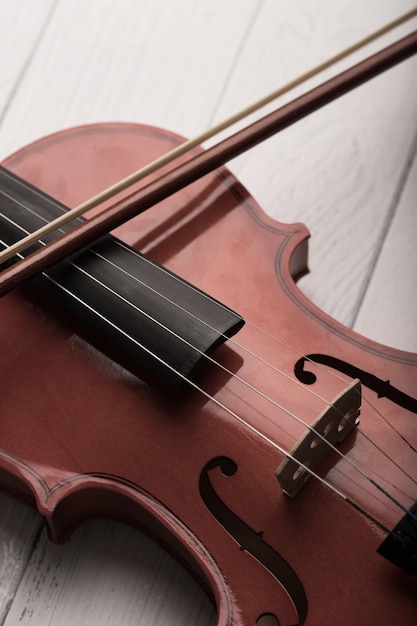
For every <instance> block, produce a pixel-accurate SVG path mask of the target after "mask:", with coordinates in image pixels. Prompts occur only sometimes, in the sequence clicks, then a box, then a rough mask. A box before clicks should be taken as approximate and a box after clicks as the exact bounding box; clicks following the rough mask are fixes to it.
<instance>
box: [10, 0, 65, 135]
mask: <svg viewBox="0 0 417 626" xmlns="http://www.w3.org/2000/svg"><path fill="white" fill-rule="evenodd" d="M31 7H32V8H31ZM54 8H55V2H54V0H39V2H37V3H36V11H33V3H31V2H30V0H19V1H18V2H14V1H13V0H3V1H2V2H1V6H0V28H1V37H0V55H1V59H2V70H1V78H0V126H2V125H3V124H5V123H6V122H5V120H6V117H7V115H8V113H9V112H10V111H11V109H12V108H13V106H14V102H15V98H16V96H17V92H18V90H19V88H20V86H21V85H23V83H24V82H25V79H26V76H27V73H28V72H29V71H30V64H31V61H32V59H33V57H34V55H35V54H36V51H37V48H38V46H39V44H40V41H41V39H42V37H43V34H44V32H45V30H46V28H47V26H48V23H49V21H50V20H51V18H52V15H53V11H54ZM29 16H30V18H29Z"/></svg>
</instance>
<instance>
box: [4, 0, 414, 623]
mask: <svg viewBox="0 0 417 626" xmlns="http://www.w3.org/2000/svg"><path fill="white" fill-rule="evenodd" d="M413 4H414V2H412V1H408V0H396V1H395V2H392V0H367V2H364V1H363V0H320V1H318V0H316V2H313V1H312V0H298V1H297V2H294V1H293V0H118V1H117V2H115V1H114V0H67V1H65V2H64V0H37V1H36V2H34V1H33V0H0V59H1V66H0V67H1V70H0V159H1V158H4V157H6V156H7V155H8V154H10V153H11V152H13V151H14V150H16V149H18V148H20V147H21V146H23V145H25V144H27V143H29V142H30V141H32V140H35V139H37V138H39V137H41V136H43V135H46V134H49V133H51V132H54V131H57V130H60V129H63V128H67V127H70V126H73V125H78V124H82V123H91V122H98V121H132V122H144V123H149V124H153V125H157V126H161V127H165V128H168V129H171V130H173V131H175V132H178V133H180V134H183V135H184V136H186V137H192V136H194V135H195V134H197V133H199V132H201V131H202V130H204V129H206V128H207V127H208V126H210V125H212V124H213V123H214V122H216V121H220V120H221V119H223V118H224V117H226V116H228V115H229V114H231V113H232V112H234V111H235V110H237V109H240V108H242V107H243V106H245V105H246V104H248V103H249V102H251V101H252V100H254V99H258V98H259V97H260V96H262V95H264V94H265V93H267V92H268V91H269V90H271V89H273V88H276V87H277V86H279V85H280V84H282V83H284V82H286V81H287V80H289V79H291V78H292V77H294V76H295V75H298V74H299V73H301V72H303V71H305V70H306V69H308V68H309V67H311V66H312V65H314V64H316V63H318V62H320V61H321V60H323V59H325V58H326V57H327V56H328V55H331V54H334V53H335V52H337V51H338V50H339V49H340V48H342V47H344V46H347V45H349V44H351V43H352V42H354V41H356V40H357V39H359V38H361V37H362V36H364V35H365V34H366V33H368V31H370V30H373V29H375V28H377V27H379V26H380V25H382V24H383V23H384V22H385V21H387V20H389V19H392V18H394V17H395V16H396V15H398V14H399V13H401V12H403V11H405V10H408V9H410V8H412V6H413ZM416 26H417V23H416V21H415V20H414V22H412V23H411V24H410V25H409V26H407V27H405V28H401V29H400V30H398V31H397V32H396V33H394V34H392V35H390V36H387V37H386V38H385V39H384V43H385V42H390V41H392V40H394V39H395V38H396V37H397V35H399V34H400V33H405V32H410V31H411V30H412V29H414V28H416ZM381 45H382V44H381V43H380V44H378V45H377V46H373V47H372V49H374V48H378V47H381ZM365 54H366V53H365V52H364V53H361V54H359V55H358V57H363V56H364V55H365ZM346 65H347V64H346V63H344V64H343V67H344V66H346ZM335 71H336V70H333V71H332V72H330V73H332V74H333V73H335ZM416 78H417V59H412V60H410V61H407V62H405V63H403V64H402V65H401V66H399V67H397V68H395V69H393V70H391V71H390V72H388V73H386V74H385V75H384V76H382V77H379V78H377V79H375V80H374V81H372V82H371V83H369V84H367V85H366V86H364V87H362V88H360V89H359V90H357V91H356V92H354V93H352V94H350V95H348V96H346V97H344V98H343V99H342V100H340V101H339V102H337V103H334V104H332V105H330V106H328V107H326V108H325V109H323V110H322V111H321V112H319V113H317V114H315V115H314V116H312V117H311V118H310V119H308V120H305V121H303V122H301V123H299V124H298V125H297V126H295V127H293V128H291V129H289V130H287V131H285V132H284V133H281V134H280V135H279V136H276V137H274V138H273V139H271V140H269V141H268V142H266V143H265V144H263V145H262V146H259V147H258V148H256V149H254V150H252V151H251V152H250V153H247V154H245V155H244V156H242V157H240V158H238V159H236V160H235V161H234V162H232V163H231V164H230V168H231V169H232V170H233V172H234V173H235V174H236V175H237V177H238V178H239V179H240V180H241V181H242V182H243V184H244V185H245V186H246V187H247V188H248V189H249V190H250V192H251V193H252V195H254V196H255V198H256V199H257V200H258V202H259V203H260V205H261V206H262V207H263V208H264V210H265V211H266V212H268V213H270V214H272V215H273V216H274V217H276V218H277V219H279V220H280V221H284V222H295V221H303V222H305V223H306V224H307V225H308V227H309V229H310V231H311V233H312V240H311V247H310V268H311V274H310V275H309V276H308V277H306V278H304V279H303V280H302V281H301V284H300V286H301V288H302V289H303V290H304V291H305V293H306V294H307V295H308V296H309V297H310V298H311V299H312V300H313V301H314V302H315V303H317V304H318V305H319V306H320V307H321V308H323V309H324V310H325V311H327V312H328V313H330V314H331V315H332V316H334V317H336V318H337V319H339V320H340V321H342V322H343V323H345V324H346V325H348V326H351V327H354V328H355V329H356V330H357V331H359V332H361V333H363V334H366V335H368V336H370V337H372V338H374V339H376V340H378V341H381V342H383V343H387V344H390V345H394V346H396V347H400V348H403V349H406V350H410V351H417V332H416V330H415V320H416V312H415V309H416V302H417V295H416V293H417V290H416V287H417V253H416V246H415V241H416V236H417V211H416V210H415V209H416V207H415V204H416V199H417V158H416V150H417V80H416ZM313 82H314V83H316V82H318V81H317V80H316V81H313ZM291 97H292V96H291ZM0 358H1V355H0ZM22 393H24V390H22ZM215 621H216V618H215V614H214V610H213V609H212V607H211V605H210V604H209V602H208V601H207V599H206V598H205V596H204V594H203V593H202V592H201V591H200V590H199V589H198V588H197V586H196V585H195V584H194V582H193V581H192V580H191V579H190V577H189V576H188V574H187V573H185V572H183V571H182V570H181V569H180V568H179V566H177V564H176V563H174V562H173V560H172V559H171V558H170V557H169V556H167V555H165V554H164V553H163V552H162V551H161V550H160V549H159V548H157V547H155V546H154V545H153V544H152V543H151V542H149V541H148V540H147V539H146V538H144V537H142V536H141V535H140V534H139V533H137V532H136V531H133V530H131V529H130V528H125V527H124V526H122V525H120V524H113V523H111V522H103V521H95V522H92V523H89V524H87V525H86V526H85V527H83V528H82V529H80V530H79V531H77V532H76V533H75V534H74V536H73V537H72V538H71V540H70V541H69V542H68V543H67V544H66V545H65V546H61V547H57V546H54V545H51V544H50V543H49V542H48V540H47V538H46V535H45V532H44V530H43V528H42V524H41V520H40V519H39V518H38V517H37V515H36V514H34V513H33V512H32V511H30V510H28V509H27V508H26V507H24V506H22V505H21V504H18V503H15V502H13V501H11V500H9V499H8V498H6V497H4V496H0V624H1V625H3V626H15V625H16V624H21V625H22V626H24V625H31V626H33V625H38V624H39V625H42V626H47V625H54V626H63V625H68V624H77V625H83V626H86V625H98V624H100V625H101V626H102V625H103V624H123V625H124V626H127V625H130V624H135V625H136V624H140V625H146V626H153V625H155V624H164V625H167V626H170V625H174V624H175V625H177V626H184V625H187V624H188V625H193V624H199V625H200V624H201V625H203V626H204V625H206V624H214V623H215Z"/></svg>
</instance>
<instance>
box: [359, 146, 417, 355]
mask: <svg viewBox="0 0 417 626" xmlns="http://www.w3.org/2000/svg"><path fill="white" fill-rule="evenodd" d="M416 237H417V158H415V159H414V161H413V163H412V165H411V168H410V170H409V171H408V176H407V180H406V181H405V188H404V192H403V194H402V196H401V199H400V202H399V205H398V210H397V211H396V212H395V215H394V216H393V220H392V223H390V224H389V230H388V233H387V236H386V238H385V240H384V242H383V244H382V250H381V256H380V258H378V262H377V264H376V267H375V271H374V272H373V273H372V275H371V278H370V283H369V286H368V288H367V291H366V295H365V298H364V300H363V302H362V306H361V308H360V311H359V315H358V318H357V320H356V322H355V325H354V328H355V330H356V331H357V332H359V333H361V334H363V335H366V336H368V337H375V336H376V337H378V336H383V337H384V342H385V343H386V344H387V345H390V346H395V347H398V348H402V349H403V350H408V351H410V352H417V328H416V318H417V248H416ZM380 311H382V315H381V314H380Z"/></svg>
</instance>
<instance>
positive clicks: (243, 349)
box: [77, 242, 417, 484]
mask: <svg viewBox="0 0 417 626" xmlns="http://www.w3.org/2000/svg"><path fill="white" fill-rule="evenodd" d="M121 243H122V245H124V244H123V242H121ZM89 251H90V252H94V254H95V255H96V256H98V257H99V258H101V259H102V260H103V261H105V262H106V263H109V264H110V265H112V266H113V267H114V268H117V269H118V270H119V271H121V272H123V273H124V274H126V275H127V276H128V277H129V278H131V279H132V280H134V281H136V282H138V283H139V284H141V285H142V286H143V287H146V288H147V289H149V290H150V291H152V292H153V293H155V294H156V295H158V296H159V297H161V298H163V299H165V300H166V301H167V302H168V303H169V304H171V305H173V306H175V307H176V308H178V309H179V310H180V311H182V312H184V313H186V314H187V315H189V316H191V317H193V318H194V319H195V320H196V321H198V322H199V323H201V324H204V325H205V326H206V327H207V328H209V329H210V330H213V331H215V332H216V333H218V334H219V335H220V336H222V337H223V338H224V339H226V340H227V341H228V342H229V343H230V344H232V345H234V346H236V347H237V348H239V349H241V350H242V351H243V352H245V353H246V354H248V355H249V356H251V357H253V358H254V359H256V360H257V361H259V362H261V363H262V364H263V365H265V366H266V367H267V368H269V369H271V370H273V371H275V372H276V373H277V374H279V375H280V376H282V377H283V378H286V379H287V380H288V381H290V382H291V383H292V384H294V385H297V386H298V387H300V388H301V389H303V390H305V391H307V393H310V394H311V395H313V396H314V397H316V398H317V399H319V400H321V401H322V402H323V403H324V404H325V405H326V406H329V407H332V408H334V409H335V410H336V411H337V412H338V413H339V415H341V416H342V413H341V411H340V410H338V409H337V407H335V406H334V404H333V403H332V402H329V401H328V400H326V398H324V397H323V396H321V395H320V394H318V393H317V392H315V391H314V390H313V389H310V388H306V387H304V386H303V385H302V384H301V382H300V381H299V380H296V379H294V378H292V377H291V376H290V375H289V374H287V373H286V372H284V371H283V370H281V369H280V368H278V367H277V366H275V365H273V364H272V363H270V362H269V361H267V360H266V359H264V358H263V357H262V356H260V355H259V354H257V353H255V352H253V351H252V350H250V349H249V348H247V347H246V346H245V345H243V344H242V343H240V342H238V341H236V340H235V339H234V338H233V337H227V335H226V334H225V333H221V332H220V331H218V330H217V329H216V328H214V327H213V326H211V325H210V324H209V323H208V322H206V321H205V320H203V319H200V318H199V317H198V316H196V315H195V314H193V313H192V312H191V311H188V310H187V309H185V308H184V307H182V306H181V305H180V304H179V303H178V302H174V301H172V300H171V299H170V298H168V297H167V296H165V295H164V294H162V293H160V292H158V291H157V290H156V289H154V288H153V287H152V286H150V285H148V284H146V283H144V282H143V281H142V280H140V279H139V278H138V277H137V276H134V275H133V274H131V273H130V272H128V271H127V270H125V269H124V268H120V267H119V266H118V265H116V264H115V263H114V262H113V261H111V260H110V259H107V258H106V257H105V256H103V255H102V254H99V253H98V252H97V251H95V250H91V249H90V250H89ZM146 261H148V262H150V261H149V259H146ZM77 267H79V266H77ZM79 269H81V268H79ZM82 271H84V270H82ZM129 304H131V305H132V306H135V305H133V304H132V303H129ZM141 312H142V313H143V311H141ZM153 321H156V320H153ZM248 325H250V326H252V327H253V328H254V329H255V330H257V331H260V329H259V328H258V327H257V326H255V325H254V324H252V323H250V322H248ZM163 328H164V330H167V329H166V328H165V327H163ZM170 332H172V331H170ZM174 334H175V333H174ZM177 337H178V336H177ZM179 338H180V339H181V340H182V341H185V340H184V339H183V338H181V337H179ZM272 338H273V336H272ZM277 341H280V340H279V339H277ZM186 343H187V342H186ZM280 343H282V344H283V345H285V347H286V348H288V349H289V350H292V351H295V348H291V346H289V345H286V344H285V343H284V342H280ZM189 345H190V344H189ZM190 347H192V348H193V349H197V348H195V346H190ZM198 351H199V352H200V354H201V355H202V356H204V357H206V358H207V359H208V360H209V361H212V362H213V363H216V364H217V365H218V366H219V367H221V368H223V366H222V365H221V364H219V363H218V362H217V361H215V360H214V359H213V358H212V357H210V356H209V355H206V354H205V353H203V352H202V351H201V350H198ZM304 358H307V357H304ZM223 369H225V370H226V371H227V372H228V373H229V374H231V375H232V376H234V378H236V379H237V380H239V381H240V382H242V383H243V384H245V385H246V386H248V387H249V388H251V389H252V391H255V392H256V393H258V394H260V395H261V396H262V397H263V398H264V399H266V400H268V401H269V402H271V403H273V404H275V406H276V407H277V408H280V409H282V410H284V411H285V412H288V411H287V410H286V409H285V408H284V407H282V406H281V405H278V404H277V403H276V402H274V400H272V399H271V398H268V397H267V396H266V395H265V394H263V393H262V392H261V390H260V389H255V388H254V387H253V386H252V385H251V383H249V382H248V381H245V380H243V379H241V378H240V377H239V376H238V375H236V374H233V373H232V372H230V371H229V370H227V369H226V368H223ZM328 372H329V374H330V375H332V374H334V373H333V372H331V371H330V370H328ZM337 378H338V380H341V381H342V382H344V384H345V385H346V384H347V381H343V379H342V378H341V377H339V376H337ZM358 393H359V392H358ZM369 404H370V403H369ZM371 408H372V405H371ZM377 413H378V412H377ZM288 414H289V415H290V416H291V417H293V418H294V419H295V420H296V421H298V422H299V423H300V424H302V425H303V426H305V427H306V428H307V429H309V430H310V431H311V432H313V433H314V434H315V435H317V436H318V437H319V438H320V439H322V440H324V441H326V443H327V444H328V446H329V447H330V448H331V449H332V450H333V451H335V452H336V453H337V454H338V455H339V456H340V457H341V458H344V459H346V460H347V461H348V462H349V463H350V464H351V465H353V466H354V464H353V462H352V461H351V460H350V459H349V458H348V457H345V455H343V454H342V453H341V452H340V450H339V449H338V448H337V447H336V446H334V445H332V444H331V443H329V442H328V441H327V440H326V439H325V437H323V435H321V434H320V433H319V432H317V431H316V430H315V429H314V428H313V427H312V426H311V425H309V424H307V423H306V422H304V421H303V420H302V419H301V418H299V417H298V416H296V415H293V414H291V413H290V412H288ZM388 423H389V422H388ZM358 432H359V434H360V435H361V436H362V437H364V438H365V439H366V440H367V441H368V443H369V444H370V445H372V446H374V447H375V448H376V449H377V450H378V452H380V453H381V454H382V455H383V456H384V457H385V458H386V459H387V460H388V461H390V462H391V463H392V464H393V465H394V466H395V467H396V468H397V469H398V470H399V471H401V472H402V473H403V474H404V475H405V476H407V478H409V479H410V480H411V482H413V483H414V484H417V481H416V480H415V479H414V478H413V477H412V476H411V475H410V474H409V473H408V472H407V471H406V470H405V469H404V468H403V467H402V466H401V465H400V464H399V463H398V462H397V461H395V459H393V458H392V457H390V456H389V455H388V454H387V452H385V450H383V449H382V448H381V447H380V446H379V445H378V444H377V443H376V442H374V441H373V440H372V439H371V438H370V437H369V436H368V435H367V434H366V433H365V432H364V431H362V430H359V431H358ZM356 469H357V470H358V471H361V470H360V468H359V467H357V468H356ZM363 475H364V476H366V473H364V474H363ZM367 479H368V480H371V478H370V477H368V476H367Z"/></svg>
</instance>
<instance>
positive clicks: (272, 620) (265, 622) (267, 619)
mask: <svg viewBox="0 0 417 626" xmlns="http://www.w3.org/2000/svg"><path fill="white" fill-rule="evenodd" d="M256 626H280V623H279V621H278V620H277V618H276V617H275V615H272V613H264V614H263V615H261V616H260V617H259V618H258V619H257V620H256Z"/></svg>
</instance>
